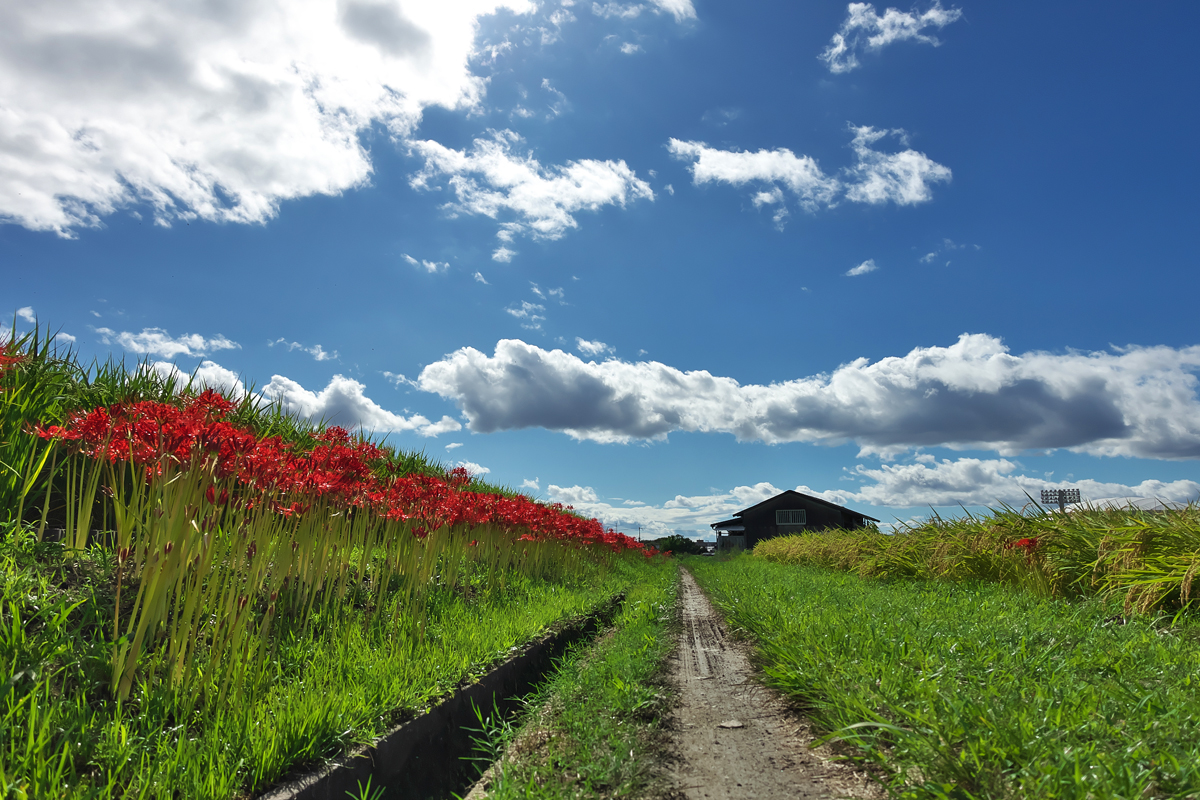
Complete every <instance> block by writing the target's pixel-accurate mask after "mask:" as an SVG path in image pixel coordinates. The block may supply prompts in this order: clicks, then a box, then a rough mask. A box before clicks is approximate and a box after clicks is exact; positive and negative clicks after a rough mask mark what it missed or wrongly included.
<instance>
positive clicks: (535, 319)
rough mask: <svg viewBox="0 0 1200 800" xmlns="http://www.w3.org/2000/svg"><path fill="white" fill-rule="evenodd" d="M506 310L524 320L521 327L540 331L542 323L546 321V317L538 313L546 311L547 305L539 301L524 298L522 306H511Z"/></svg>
mask: <svg viewBox="0 0 1200 800" xmlns="http://www.w3.org/2000/svg"><path fill="white" fill-rule="evenodd" d="M504 310H505V311H507V312H508V313H509V314H512V315H513V316H514V317H516V318H517V319H519V320H523V321H522V322H521V327H522V328H527V329H529V330H531V331H540V330H541V329H542V323H543V322H545V321H546V317H545V316H543V315H541V314H539V313H538V312H539V311H545V310H546V307H545V306H543V305H541V304H539V303H530V302H529V301H528V300H522V301H521V305H520V307H513V306H509V307H508V308H506V309H504Z"/></svg>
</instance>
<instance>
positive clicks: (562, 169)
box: [409, 130, 654, 261]
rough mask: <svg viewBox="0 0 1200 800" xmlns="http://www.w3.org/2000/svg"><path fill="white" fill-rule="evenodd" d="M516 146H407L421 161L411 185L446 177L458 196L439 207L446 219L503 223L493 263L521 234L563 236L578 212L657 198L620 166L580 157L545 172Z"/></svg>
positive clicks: (514, 141)
mask: <svg viewBox="0 0 1200 800" xmlns="http://www.w3.org/2000/svg"><path fill="white" fill-rule="evenodd" d="M521 141H522V140H521V137H520V136H518V135H517V134H515V133H513V132H512V131H507V130H506V131H493V132H492V136H491V138H488V139H476V140H475V142H474V144H473V145H472V147H471V148H470V149H469V150H467V149H464V150H454V149H452V148H449V147H446V146H444V145H442V144H439V143H438V142H434V141H412V142H409V147H410V148H411V150H412V152H413V153H414V154H416V155H419V156H420V157H421V158H423V159H424V160H425V165H424V167H423V168H422V169H421V170H420V171H419V172H417V173H416V174H415V175H413V176H412V178H411V180H410V183H411V185H412V186H413V188H415V189H429V188H432V186H433V182H434V181H435V180H437V179H439V178H441V177H445V179H446V181H447V183H448V185H449V187H450V188H451V189H452V190H453V192H454V195H455V197H456V200H455V201H454V202H451V203H447V204H446V205H445V206H444V209H445V210H446V211H447V212H448V213H449V214H450V215H451V216H457V215H459V214H470V215H482V216H486V217H490V218H491V219H495V220H498V221H500V230H499V232H498V233H497V237H498V238H499V239H500V241H501V242H502V243H503V244H502V246H501V247H500V248H499V249H497V250H496V252H495V253H493V254H492V258H493V259H495V260H496V261H509V260H511V259H512V256H513V251H512V250H510V249H508V247H507V246H505V245H507V244H508V243H510V242H512V241H513V240H514V239H515V238H516V237H518V236H525V237H529V238H532V239H535V240H555V239H561V238H562V237H563V236H565V235H566V234H567V232H568V231H570V230H573V229H574V228H578V227H579V222H578V221H577V220H576V219H575V214H577V213H578V212H580V211H598V210H599V209H600V208H601V207H603V206H606V205H615V206H620V207H621V208H624V207H625V206H626V204H627V203H629V202H631V201H634V200H642V199H646V200H653V199H654V192H653V191H652V190H651V189H650V184H648V183H646V182H645V181H643V180H641V179H640V178H638V177H637V175H636V174H635V173H634V171H633V170H631V169H630V168H629V167H628V166H627V165H626V164H625V162H624V161H595V160H592V159H584V160H582V161H568V162H567V163H566V164H565V165H563V166H550V167H544V166H542V164H541V163H539V162H538V161H537V159H535V158H534V157H533V155H532V154H530V153H525V154H521V153H518V152H515V150H514V148H515V147H517V146H518V145H519V144H520V143H521Z"/></svg>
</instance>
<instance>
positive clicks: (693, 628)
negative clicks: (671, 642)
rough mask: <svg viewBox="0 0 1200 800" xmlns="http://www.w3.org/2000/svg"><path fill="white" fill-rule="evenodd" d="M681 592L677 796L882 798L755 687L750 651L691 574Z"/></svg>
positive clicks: (698, 799)
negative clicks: (731, 633) (735, 638)
mask: <svg viewBox="0 0 1200 800" xmlns="http://www.w3.org/2000/svg"><path fill="white" fill-rule="evenodd" d="M682 575H683V582H682V585H681V587H680V609H681V612H682V616H683V630H682V631H681V633H680V637H679V646H678V648H677V650H676V652H675V654H674V655H673V656H672V657H671V659H672V660H671V664H670V667H671V675H672V679H673V681H674V682H675V685H676V687H677V689H678V692H679V705H678V707H677V708H676V709H675V713H674V719H673V720H672V721H673V723H674V724H673V725H672V729H673V731H674V737H673V738H674V743H673V744H674V748H673V749H674V751H675V752H674V754H673V755H674V756H675V759H674V768H673V769H672V771H671V772H672V774H671V778H672V781H673V783H674V785H675V792H676V796H677V797H686V798H688V800H751V799H752V800H777V799H778V800H785V798H786V800H792V798H840V797H855V798H881V797H883V796H884V795H883V792H882V791H880V789H879V787H878V786H877V785H875V784H873V783H871V782H870V780H869V779H868V778H867V777H866V776H865V775H864V774H862V773H859V772H856V771H854V770H853V769H851V768H850V767H848V766H846V765H845V764H841V763H837V762H833V761H831V760H830V759H831V757H832V752H831V751H830V750H829V748H827V747H822V748H816V749H813V748H811V747H810V745H811V743H812V742H813V740H814V738H815V737H814V736H813V734H812V732H811V730H810V728H809V725H808V722H807V720H805V719H803V718H802V717H798V716H796V715H795V714H794V713H792V712H791V711H790V709H789V708H788V707H787V705H786V704H785V703H784V701H783V700H782V699H781V698H780V697H779V696H778V695H777V694H776V693H775V692H774V691H772V690H770V689H768V688H766V687H764V686H762V685H761V684H759V683H757V682H756V681H755V680H754V669H753V668H752V667H751V666H750V661H749V659H748V658H747V648H746V647H745V646H744V645H742V644H741V643H739V642H735V641H733V640H732V639H730V638H729V636H728V634H727V632H726V629H725V624H724V622H723V621H722V620H721V618H720V616H719V615H718V614H717V612H716V610H715V609H714V608H713V607H712V604H711V603H709V601H708V598H707V597H705V596H704V593H703V592H701V591H700V587H699V586H698V585H697V584H696V580H695V579H694V578H693V577H692V576H691V574H690V573H689V572H687V570H684V571H683V573H682Z"/></svg>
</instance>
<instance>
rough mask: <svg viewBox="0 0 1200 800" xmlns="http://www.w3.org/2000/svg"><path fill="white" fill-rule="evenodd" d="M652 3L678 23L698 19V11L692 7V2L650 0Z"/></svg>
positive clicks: (685, 0)
mask: <svg viewBox="0 0 1200 800" xmlns="http://www.w3.org/2000/svg"><path fill="white" fill-rule="evenodd" d="M650 2H651V3H653V4H654V6H655V7H656V8H657V9H658V10H659V11H661V12H664V13H667V14H670V15H671V16H673V17H675V21H676V22H683V21H684V20H687V19H695V18H696V9H695V7H694V6H692V0H650Z"/></svg>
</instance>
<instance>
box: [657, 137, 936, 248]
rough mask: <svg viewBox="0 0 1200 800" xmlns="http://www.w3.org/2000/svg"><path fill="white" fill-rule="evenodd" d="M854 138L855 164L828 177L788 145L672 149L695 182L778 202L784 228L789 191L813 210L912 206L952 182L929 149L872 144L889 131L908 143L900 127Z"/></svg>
mask: <svg viewBox="0 0 1200 800" xmlns="http://www.w3.org/2000/svg"><path fill="white" fill-rule="evenodd" d="M850 130H851V131H852V132H853V133H854V138H853V140H852V141H851V142H850V148H851V150H853V152H854V156H855V163H854V164H853V165H851V166H849V167H846V168H844V169H843V170H842V171H841V177H838V176H835V175H827V174H826V173H825V172H824V171H822V170H821V168H820V166H819V165H818V164H817V162H816V159H814V158H812V157H811V156H806V155H800V156H798V155H796V154H795V153H793V152H792V151H791V150H788V149H787V148H783V147H780V148H777V149H775V150H758V151H756V152H748V151H742V150H720V149H718V148H715V147H709V146H708V145H707V144H705V143H704V142H685V141H681V140H679V139H671V140H670V141H669V142H668V143H667V150H668V151H669V152H670V153H671V155H673V156H674V157H675V158H678V159H680V160H684V161H691V162H692V163H691V165H690V167H689V169H690V170H691V173H692V182H693V183H694V184H695V185H697V186H700V185H703V184H705V183H728V184H731V185H733V186H745V185H747V184H749V185H751V186H753V187H755V193H754V196H753V201H754V205H755V207H756V208H761V207H763V206H778V208H777V209H776V210H775V212H774V218H775V223H776V225H777V226H781V225H782V223H783V219H784V217H786V215H787V208H786V206H785V205H784V204H785V203H786V197H785V195H784V190H787V192H788V193H789V194H791V195H792V197H793V198H795V200H796V202H797V203H798V205H799V206H800V207H801V208H802V209H804V210H805V211H808V212H815V211H818V210H819V209H821V208H828V207H832V206H835V205H837V204H838V202H840V201H841V200H848V201H850V202H853V203H870V204H880V203H888V202H892V203H896V204H897V205H913V204H915V203H922V202H925V201H927V200H929V199H931V197H932V192H931V189H930V187H931V184H934V183H939V182H943V181H949V180H950V177H951V172H950V169H949V168H948V167H945V166H943V165H941V164H938V163H937V162H936V161H934V160H932V159H931V158H929V157H928V156H926V155H925V154H924V153H919V152H917V151H916V150H912V149H908V150H904V151H902V152H899V153H883V152H880V151H878V150H875V149H873V147H872V146H873V145H874V144H875V143H876V142H878V141H879V140H880V139H882V138H883V137H885V136H888V135H895V136H897V137H898V138H899V139H900V141H901V142H902V143H905V134H904V131H902V130H900V129H893V130H890V131H889V130H877V129H875V128H873V127H871V126H870V125H863V126H857V127H856V126H853V125H851V126H850Z"/></svg>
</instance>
